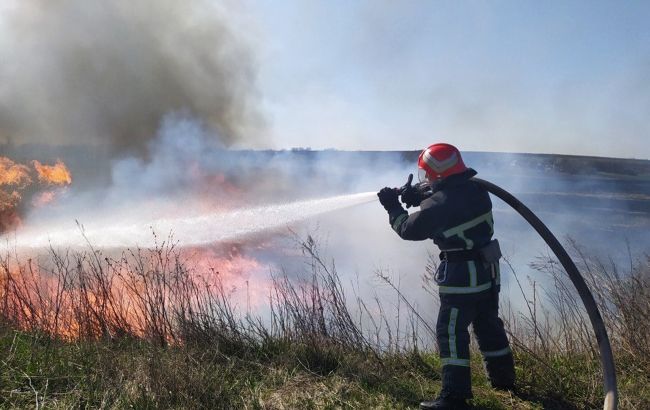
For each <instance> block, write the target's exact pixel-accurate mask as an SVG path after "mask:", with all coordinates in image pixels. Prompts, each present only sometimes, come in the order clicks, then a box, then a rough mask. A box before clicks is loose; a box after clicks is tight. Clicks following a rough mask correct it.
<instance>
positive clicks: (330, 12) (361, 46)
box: [240, 0, 650, 158]
mask: <svg viewBox="0 0 650 410" xmlns="http://www.w3.org/2000/svg"><path fill="white" fill-rule="evenodd" d="M244 11H245V14H247V16H246V19H244V20H242V21H245V23H244V24H243V25H241V27H240V29H241V31H245V32H246V33H247V34H246V35H247V36H248V37H249V38H250V39H251V44H252V45H253V48H254V51H255V54H256V58H257V61H258V63H259V65H258V70H259V71H258V81H259V93H260V97H261V98H262V101H263V104H262V112H263V114H264V116H265V118H266V127H265V131H264V133H265V139H264V140H265V141H267V143H268V145H269V146H273V147H275V148H290V147H311V148H315V149H318V148H339V149H379V150H394V149H420V148H423V147H425V146H426V145H428V144H430V143H433V142H437V141H448V142H451V143H454V144H456V145H458V146H459V148H461V149H465V150H480V151H508V152H545V153H563V154H582V155H599V156H617V157H630V158H632V157H634V158H650V143H648V141H650V23H649V22H650V2H647V1H625V2H614V1H609V2H603V1H581V2H576V1H545V2H532V1H531V2H524V1H327V2H324V1H323V2H311V1H296V2H281V1H277V0H276V1H273V0H248V1H247V2H246V3H245V7H244Z"/></svg>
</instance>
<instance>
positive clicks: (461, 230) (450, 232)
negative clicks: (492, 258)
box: [442, 211, 494, 249]
mask: <svg viewBox="0 0 650 410" xmlns="http://www.w3.org/2000/svg"><path fill="white" fill-rule="evenodd" d="M483 222H486V223H487V224H488V225H489V226H490V235H492V234H493V233H494V219H493V218H492V211H490V212H488V213H485V214H483V215H481V216H477V217H476V218H474V219H472V220H470V221H467V222H465V223H462V224H460V225H458V226H454V227H453V228H449V229H447V230H446V231H444V232H443V233H442V235H443V236H444V237H445V238H449V237H450V236H454V235H456V236H458V237H459V238H460V239H462V240H464V241H465V248H466V249H472V248H473V247H474V241H472V240H471V239H468V238H466V237H465V231H466V230H468V229H470V228H473V227H475V226H476V225H478V224H480V223H483Z"/></svg>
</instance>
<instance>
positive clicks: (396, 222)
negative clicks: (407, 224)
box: [393, 213, 409, 231]
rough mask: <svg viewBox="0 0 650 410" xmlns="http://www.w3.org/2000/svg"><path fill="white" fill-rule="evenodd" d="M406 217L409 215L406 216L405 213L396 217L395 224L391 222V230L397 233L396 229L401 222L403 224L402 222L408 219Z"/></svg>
mask: <svg viewBox="0 0 650 410" xmlns="http://www.w3.org/2000/svg"><path fill="white" fill-rule="evenodd" d="M408 217H409V214H406V213H404V214H401V215H400V216H398V217H397V219H395V222H393V230H394V231H397V229H398V228H399V227H400V226H401V225H402V222H404V220H405V219H406V218H408Z"/></svg>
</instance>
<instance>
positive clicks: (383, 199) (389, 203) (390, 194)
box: [377, 187, 402, 212]
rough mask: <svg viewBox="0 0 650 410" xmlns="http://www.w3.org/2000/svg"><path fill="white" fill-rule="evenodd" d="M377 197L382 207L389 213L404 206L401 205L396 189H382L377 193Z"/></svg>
mask: <svg viewBox="0 0 650 410" xmlns="http://www.w3.org/2000/svg"><path fill="white" fill-rule="evenodd" d="M377 196H378V197H379V202H380V203H381V205H382V206H383V207H384V209H385V210H387V211H388V212H390V211H392V210H394V209H396V208H401V207H402V205H400V203H399V200H398V199H397V197H398V194H397V191H396V190H395V188H388V187H385V188H382V189H381V191H379V192H377Z"/></svg>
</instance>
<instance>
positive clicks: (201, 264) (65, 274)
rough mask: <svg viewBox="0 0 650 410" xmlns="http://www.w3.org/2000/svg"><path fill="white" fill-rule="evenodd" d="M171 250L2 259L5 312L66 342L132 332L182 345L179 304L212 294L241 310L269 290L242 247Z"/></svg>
mask: <svg viewBox="0 0 650 410" xmlns="http://www.w3.org/2000/svg"><path fill="white" fill-rule="evenodd" d="M173 249H174V248H173V246H172V245H169V244H168V245H162V247H160V248H158V247H157V248H155V249H150V250H144V251H137V252H131V253H129V252H127V253H123V254H122V256H119V257H116V258H115V259H114V258H113V257H111V256H110V255H108V254H107V255H103V254H102V257H101V258H99V259H98V260H97V262H96V263H99V264H101V265H97V264H95V263H94V262H92V261H90V260H88V259H85V258H86V256H84V255H83V254H71V255H72V256H73V259H75V258H76V260H77V261H78V262H79V264H77V265H76V266H75V267H69V266H66V265H60V264H57V263H54V265H53V266H50V265H49V263H48V262H46V261H45V260H43V263H38V264H37V263H34V262H33V259H30V258H27V259H26V262H25V261H24V260H23V261H20V260H18V257H17V256H16V257H15V259H12V258H13V257H12V258H9V257H5V258H0V300H3V301H4V302H3V304H0V317H2V318H3V319H5V320H7V321H8V322H10V323H12V324H13V325H15V326H17V327H18V328H20V329H23V330H27V331H41V332H45V333H48V334H50V335H52V336H56V337H60V338H63V339H66V340H78V339H83V338H91V339H94V338H102V337H114V336H118V335H120V334H127V335H131V336H136V337H142V338H155V339H156V341H157V342H159V341H161V340H160V337H162V341H163V342H164V343H179V342H182V339H177V338H176V336H175V335H174V332H177V331H179V329H178V328H176V327H175V326H174V325H173V324H172V323H171V322H170V318H171V315H173V313H171V312H178V310H175V309H177V308H179V307H181V306H179V303H180V304H183V305H182V306H184V307H185V308H191V309H200V305H201V304H202V303H205V302H206V301H208V300H209V299H206V297H209V296H210V295H213V297H217V298H221V297H225V298H227V299H228V300H229V301H231V303H232V304H233V306H234V307H237V308H240V309H241V308H244V307H246V309H257V308H258V307H260V306H261V305H262V304H263V302H264V301H265V300H266V298H267V297H268V295H269V289H270V287H271V282H270V280H268V279H262V278H261V275H260V277H258V276H257V275H255V276H254V271H260V272H261V271H263V267H262V266H261V264H260V262H259V261H257V260H256V259H254V258H253V257H251V256H247V255H243V254H242V253H241V251H240V250H239V249H238V248H237V245H233V246H232V247H224V248H211V249H207V248H202V249H192V250H189V251H187V250H184V251H183V252H182V253H181V252H180V251H179V250H173ZM186 252H189V253H186ZM181 254H185V256H182V257H181ZM51 256H53V257H54V258H53V259H56V257H57V254H56V253H54V251H52V253H51ZM104 256H105V257H104ZM179 258H180V259H179ZM101 260H103V261H104V262H100V261H101ZM89 261H90V262H89ZM99 266H101V269H99ZM73 270H74V273H73ZM153 300H155V306H154V305H152V304H151V302H152V301H153ZM166 309H169V312H170V313H169V315H168V314H167V313H164V312H165V310H166Z"/></svg>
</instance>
